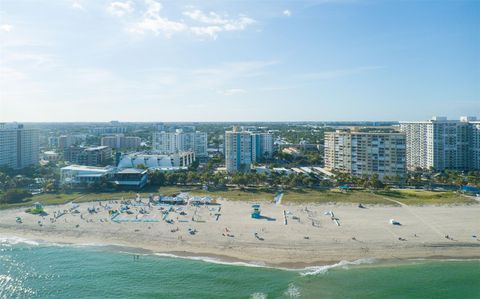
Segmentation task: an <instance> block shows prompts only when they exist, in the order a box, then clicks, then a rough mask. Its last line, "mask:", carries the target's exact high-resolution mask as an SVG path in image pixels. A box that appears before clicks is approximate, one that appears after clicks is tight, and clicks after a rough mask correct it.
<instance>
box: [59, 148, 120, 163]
mask: <svg viewBox="0 0 480 299" xmlns="http://www.w3.org/2000/svg"><path fill="white" fill-rule="evenodd" d="M64 159H65V161H68V162H71V163H73V164H79V165H87V166H105V165H108V164H110V163H111V162H113V161H112V149H111V148H109V147H108V146H96V147H87V148H85V147H79V146H71V147H68V148H66V149H65V151H64Z"/></svg>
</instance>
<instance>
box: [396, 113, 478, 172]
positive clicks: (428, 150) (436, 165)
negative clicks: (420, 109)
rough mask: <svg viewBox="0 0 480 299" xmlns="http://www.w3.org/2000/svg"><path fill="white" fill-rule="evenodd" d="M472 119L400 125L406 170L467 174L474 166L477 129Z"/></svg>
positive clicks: (438, 119) (436, 118)
mask: <svg viewBox="0 0 480 299" xmlns="http://www.w3.org/2000/svg"><path fill="white" fill-rule="evenodd" d="M474 120H475V118H474V117H462V118H461V119H460V120H447V118H446V117H433V118H432V119H430V120H426V121H402V122H400V130H401V131H402V132H404V133H405V134H406V140H407V168H408V169H409V170H415V169H416V168H422V169H434V170H437V171H442V170H444V169H457V170H469V169H480V168H479V167H478V164H477V162H476V161H477V160H478V151H479V150H478V144H475V140H476V136H477V135H476V134H477V133H476V132H477V126H476V124H475V123H476V122H475V121H474Z"/></svg>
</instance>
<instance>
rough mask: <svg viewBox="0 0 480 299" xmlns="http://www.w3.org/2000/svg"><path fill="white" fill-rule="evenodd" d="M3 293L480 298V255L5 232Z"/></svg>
mask: <svg viewBox="0 0 480 299" xmlns="http://www.w3.org/2000/svg"><path fill="white" fill-rule="evenodd" d="M135 255H138V258H135ZM0 298H71V299H78V298H422V299H423V298H455V299H457V298H480V260H465V261H462V260H409V261H397V262H392V261H391V262H378V261H375V260H359V261H353V262H345V261H344V262H340V263H338V264H335V265H330V266H318V267H309V268H306V269H298V270H288V269H276V268H269V267H263V266H259V265H252V264H243V263H236V264H235V263H234V264H231V263H223V262H220V261H216V260H213V259H203V258H199V257H196V258H180V257H175V256H169V255H162V254H147V253H138V252H136V253H135V252H128V250H125V249H123V248H118V247H109V246H97V245H84V246H78V245H61V244H48V243H37V242H35V241H29V240H24V239H20V238H13V237H11V238H0Z"/></svg>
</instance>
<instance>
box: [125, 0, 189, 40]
mask: <svg viewBox="0 0 480 299" xmlns="http://www.w3.org/2000/svg"><path fill="white" fill-rule="evenodd" d="M145 3H146V5H147V11H146V12H145V13H144V15H143V17H142V20H141V21H139V22H137V23H135V24H133V26H131V27H130V29H129V31H130V32H133V33H139V34H145V33H146V32H148V31H151V32H153V33H155V34H156V35H158V34H159V33H160V32H162V33H163V34H165V36H166V37H170V36H171V35H172V34H173V33H176V32H181V31H185V30H186V29H187V26H186V25H185V24H183V23H181V22H175V21H170V20H169V19H167V18H164V17H161V16H160V11H161V10H162V5H161V4H160V3H159V2H157V1H154V0H145Z"/></svg>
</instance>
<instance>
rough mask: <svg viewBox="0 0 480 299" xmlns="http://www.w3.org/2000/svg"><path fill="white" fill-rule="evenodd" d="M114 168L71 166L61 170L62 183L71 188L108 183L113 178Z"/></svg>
mask: <svg viewBox="0 0 480 299" xmlns="http://www.w3.org/2000/svg"><path fill="white" fill-rule="evenodd" d="M114 170H115V169H114V168H113V167H94V166H86V165H69V166H66V167H62V168H61V169H60V183H61V184H63V185H70V186H88V185H92V184H100V183H102V182H108V181H109V180H110V179H111V178H112V177H113V172H114Z"/></svg>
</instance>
